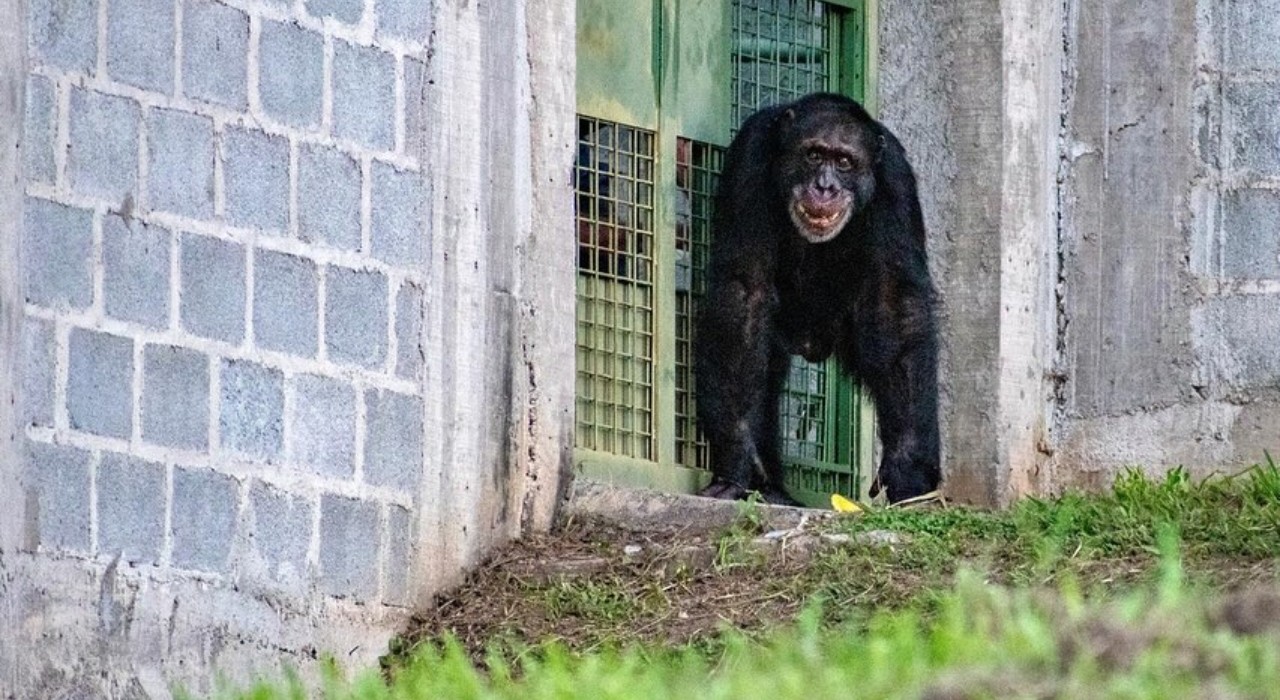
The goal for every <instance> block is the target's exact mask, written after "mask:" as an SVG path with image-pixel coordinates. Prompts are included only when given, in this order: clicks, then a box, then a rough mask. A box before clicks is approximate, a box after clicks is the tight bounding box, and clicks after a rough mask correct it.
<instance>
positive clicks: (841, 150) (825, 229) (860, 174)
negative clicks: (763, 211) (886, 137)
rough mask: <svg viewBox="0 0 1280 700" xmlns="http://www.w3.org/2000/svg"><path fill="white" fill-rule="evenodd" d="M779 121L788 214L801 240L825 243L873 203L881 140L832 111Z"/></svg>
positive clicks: (781, 172) (780, 177)
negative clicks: (855, 215)
mask: <svg viewBox="0 0 1280 700" xmlns="http://www.w3.org/2000/svg"><path fill="white" fill-rule="evenodd" d="M783 120H784V124H782V133H781V136H782V140H781V152H780V154H779V156H780V157H779V161H778V165H779V173H778V180H779V184H780V185H781V186H782V187H783V190H784V192H783V195H784V196H785V197H787V210H788V213H789V214H790V215H791V221H792V223H794V224H795V227H796V231H797V232H798V233H799V234H800V235H801V236H802V237H803V238H804V239H805V240H807V241H809V242H810V243H825V242H827V241H829V240H831V239H833V238H835V237H836V236H837V235H839V234H840V232H841V231H842V230H844V227H845V225H846V224H848V223H849V220H850V219H851V218H852V217H853V215H854V214H855V213H857V212H858V211H860V210H861V209H862V208H863V207H865V206H866V205H867V203H868V202H870V201H871V198H872V196H873V195H874V193H875V185H876V177H875V165H876V163H875V160H876V158H877V156H878V153H879V138H878V137H877V136H876V135H875V134H874V133H872V131H871V129H870V128H869V126H867V125H865V124H862V123H860V122H857V121H852V120H850V119H849V118H848V117H846V116H845V115H842V114H840V113H838V112H833V111H822V112H817V113H811V114H808V115H805V116H804V117H802V118H800V119H795V118H794V116H793V115H790V114H788V115H784V118H783Z"/></svg>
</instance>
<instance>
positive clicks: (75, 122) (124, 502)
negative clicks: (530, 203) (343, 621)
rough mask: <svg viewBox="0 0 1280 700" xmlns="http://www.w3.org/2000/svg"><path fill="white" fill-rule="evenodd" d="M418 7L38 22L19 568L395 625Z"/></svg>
mask: <svg viewBox="0 0 1280 700" xmlns="http://www.w3.org/2000/svg"><path fill="white" fill-rule="evenodd" d="M428 17H429V3H428V2H427V1H426V0H416V1H414V0H376V2H375V1H372V0H371V1H370V2H364V1H363V0H348V1H346V2H336V1H330V2H305V3H304V2H278V1H267V0H226V1H225V2H222V1H217V0H86V1H84V2H75V3H64V2H57V1H56V0H32V1H31V3H30V6H29V14H28V18H27V19H28V21H27V30H28V49H29V52H30V59H31V60H30V72H29V75H28V77H27V86H26V91H27V100H26V109H25V115H24V116H25V119H24V124H23V131H24V150H23V154H24V172H25V194H26V197H25V203H24V204H25V207H24V208H25V213H24V227H23V240H22V244H23V250H24V262H23V264H24V270H23V290H24V294H25V299H26V308H25V314H26V317H27V322H26V324H25V330H24V336H25V337H24V347H25V349H26V353H27V354H26V360H25V365H24V369H23V372H22V374H23V384H24V388H25V393H24V399H23V402H22V405H23V406H24V411H25V416H24V419H25V425H24V429H25V434H26V438H27V441H28V448H27V450H26V452H27V458H26V464H27V470H28V472H29V474H30V475H32V477H33V479H32V480H31V482H32V483H33V484H34V492H33V493H34V499H35V503H36V509H35V516H34V520H35V522H36V523H37V524H36V527H35V540H34V542H32V544H34V545H35V546H36V547H37V548H38V549H39V550H40V551H46V552H55V553H58V554H66V555H68V556H75V557H85V558H89V559H92V560H96V561H109V560H111V559H113V558H115V557H117V556H120V557H122V561H123V562H126V563H127V564H130V565H134V566H137V567H154V568H157V569H159V570H161V571H165V572H171V573H174V574H181V575H191V576H197V577H215V578H226V579H227V580H229V581H241V580H245V579H252V580H254V581H256V582H259V583H262V584H266V585H279V586H280V587H282V588H284V589H295V590H302V591H305V590H321V591H323V592H324V593H325V594H327V595H330V596H334V597H337V598H343V599H349V600H353V601H360V602H367V603H380V604H387V605H404V604H405V603H406V602H408V601H407V598H406V591H405V586H404V583H403V582H404V579H405V574H406V571H407V570H408V569H409V568H411V567H412V562H411V560H410V559H411V552H409V551H408V549H407V543H409V542H411V541H412V540H413V533H412V529H413V525H414V523H415V520H414V519H413V518H411V517H408V516H407V515H406V514H407V513H409V512H410V511H412V510H413V509H414V507H415V501H416V498H417V495H418V494H417V489H418V486H419V482H420V479H421V476H422V468H423V467H422V460H423V450H422V447H423V445H422V441H423V438H422V414H423V404H422V382H421V361H420V357H421V355H420V343H421V337H420V336H421V327H422V314H423V308H422V294H421V288H422V285H423V279H422V274H423V265H424V262H425V250H426V242H425V239H426V235H427V234H426V229H425V222H424V216H423V209H422V207H421V205H420V201H421V195H422V191H423V172H424V171H423V168H422V164H421V163H420V162H419V155H418V153H416V152H415V151H414V150H413V148H412V144H410V143H409V141H408V139H407V138H406V130H407V128H408V127H409V125H413V124H418V123H420V122H421V118H420V117H418V116H416V115H415V114H413V112H414V111H415V110H418V109H421V99H420V98H421V83H420V82H419V83H418V84H410V81H409V80H407V79H406V78H407V76H412V75H420V73H421V70H420V68H418V67H415V64H417V63H420V62H421V61H422V60H423V58H424V53H425V50H426V41H427V38H428V37H427V31H428V29H429V27H428V24H427V19H428Z"/></svg>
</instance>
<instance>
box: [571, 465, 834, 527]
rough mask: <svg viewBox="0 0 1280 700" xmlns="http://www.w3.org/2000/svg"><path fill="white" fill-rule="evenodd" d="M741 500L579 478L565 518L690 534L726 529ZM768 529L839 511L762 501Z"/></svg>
mask: <svg viewBox="0 0 1280 700" xmlns="http://www.w3.org/2000/svg"><path fill="white" fill-rule="evenodd" d="M740 512H741V502H739V501H722V500H718V499H714V498H703V497H701V496H690V495H686V494H678V493H660V492H658V491H650V490H648V489H627V488H619V487H616V486H607V485H605V484H601V483H598V482H594V481H589V480H586V479H577V480H575V481H574V484H573V490H572V494H571V496H570V499H569V503H568V504H567V505H566V506H565V508H564V510H563V511H562V513H561V517H562V518H573V517H581V516H589V517H592V518H600V519H603V520H606V521H608V522H610V523H612V524H615V525H618V526H619V527H623V528H626V529H630V530H637V531H639V530H657V529H674V530H685V531H687V532H689V533H690V534H694V533H707V532H713V531H716V530H723V529H724V528H727V527H729V526H730V525H732V524H733V522H734V521H735V520H737V518H738V515H739V513H740ZM760 512H761V513H762V514H763V517H764V529H765V530H766V531H769V530H789V529H791V528H794V527H796V526H798V525H799V524H800V522H801V520H802V519H804V518H806V517H807V518H808V520H809V522H813V521H814V520H816V519H826V518H830V517H833V516H835V512H834V511H829V510H815V509H812V508H793V507H790V506H772V505H761V506H760Z"/></svg>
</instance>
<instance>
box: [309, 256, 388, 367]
mask: <svg viewBox="0 0 1280 700" xmlns="http://www.w3.org/2000/svg"><path fill="white" fill-rule="evenodd" d="M326 287H327V289H326V295H325V305H324V309H325V329H324V342H325V347H326V348H328V350H329V357H330V359H333V360H335V361H338V362H346V363H351V364H357V365H360V366H362V367H379V366H381V365H382V363H383V361H384V360H385V359H386V356H387V278H386V277H385V276H384V275H382V274H381V273H379V272H373V271H371V270H352V269H350V268H346V267H334V266H330V267H329V274H328V279H327V280H326Z"/></svg>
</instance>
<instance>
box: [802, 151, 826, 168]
mask: <svg viewBox="0 0 1280 700" xmlns="http://www.w3.org/2000/svg"><path fill="white" fill-rule="evenodd" d="M804 159H805V160H806V161H808V162H809V163H811V164H813V165H817V164H819V163H821V162H822V160H823V158H822V153H821V152H819V151H817V150H816V149H815V150H810V151H809V152H808V153H806V154H805V156H804Z"/></svg>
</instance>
